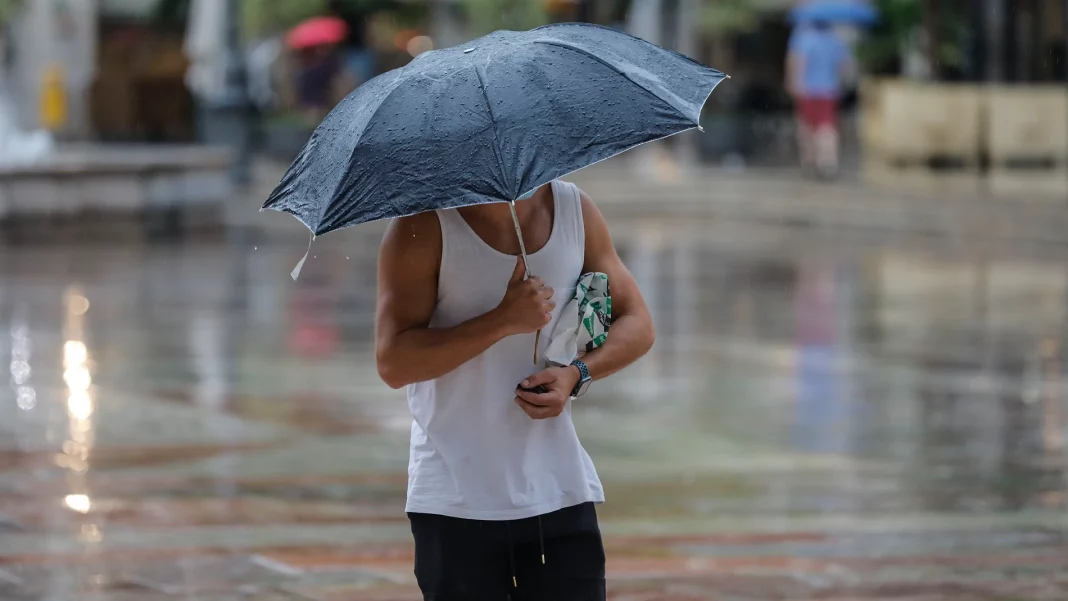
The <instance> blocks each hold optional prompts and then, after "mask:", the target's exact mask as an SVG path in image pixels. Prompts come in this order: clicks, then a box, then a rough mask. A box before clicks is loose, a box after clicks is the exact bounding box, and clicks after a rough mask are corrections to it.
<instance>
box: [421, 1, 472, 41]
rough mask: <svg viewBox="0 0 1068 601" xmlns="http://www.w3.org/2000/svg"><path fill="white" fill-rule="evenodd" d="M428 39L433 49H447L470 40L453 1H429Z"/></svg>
mask: <svg viewBox="0 0 1068 601" xmlns="http://www.w3.org/2000/svg"><path fill="white" fill-rule="evenodd" d="M430 37H431V38H433V40H434V47H435V48H449V47H452V46H456V45H458V44H462V43H464V42H466V41H468V40H469V39H470V36H469V35H467V34H466V33H465V32H464V28H463V23H462V22H461V20H460V16H459V14H458V10H457V7H456V3H455V2H454V1H453V0H430Z"/></svg>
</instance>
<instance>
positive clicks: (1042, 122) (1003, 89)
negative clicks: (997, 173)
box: [983, 85, 1068, 166]
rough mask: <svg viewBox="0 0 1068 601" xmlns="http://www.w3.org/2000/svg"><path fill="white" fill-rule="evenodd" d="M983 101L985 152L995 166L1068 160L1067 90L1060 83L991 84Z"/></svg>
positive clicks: (1053, 162)
mask: <svg viewBox="0 0 1068 601" xmlns="http://www.w3.org/2000/svg"><path fill="white" fill-rule="evenodd" d="M983 96H984V100H985V104H986V111H985V117H986V118H985V123H986V126H985V131H986V140H985V141H986V152H987V153H988V156H989V157H990V161H991V163H993V164H994V165H995V166H1014V165H1019V164H1021V163H1024V164H1031V165H1034V164H1041V165H1043V166H1055V165H1059V164H1063V163H1064V162H1066V161H1068V90H1066V89H1065V88H1064V87H1063V86H1048V85H1047V86H1043V85H1018V86H1006V85H992V86H988V87H987V88H985V89H984V91H983Z"/></svg>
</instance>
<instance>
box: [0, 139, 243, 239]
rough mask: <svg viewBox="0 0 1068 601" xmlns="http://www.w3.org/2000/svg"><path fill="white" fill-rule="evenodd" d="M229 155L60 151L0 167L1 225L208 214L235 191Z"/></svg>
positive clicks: (190, 150) (197, 150)
mask: <svg viewBox="0 0 1068 601" xmlns="http://www.w3.org/2000/svg"><path fill="white" fill-rule="evenodd" d="M230 164H231V153H230V151H229V150H227V149H220V148H213V147H203V146H163V145H159V146H157V145H151V146H149V145H144V146H136V145H111V144H87V145H77V146H61V147H59V148H58V149H57V151H56V153H55V155H53V156H51V157H49V158H48V159H46V160H44V161H41V162H37V163H34V164H27V165H0V221H18V220H20V219H31V220H36V219H39V218H45V219H52V218H57V219H62V218H70V217H75V218H76V217H79V216H81V215H84V214H87V213H88V214H109V215H113V214H126V215H130V216H142V215H147V214H150V213H164V212H183V211H187V210H189V211H197V212H201V213H203V212H213V211H218V212H219V214H220V218H221V212H222V211H221V210H222V208H223V203H224V202H225V201H226V200H228V199H230V198H232V197H233V194H234V188H233V186H232V184H231V182H230V179H229V173H228V169H229V167H230Z"/></svg>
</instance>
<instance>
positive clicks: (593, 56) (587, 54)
mask: <svg viewBox="0 0 1068 601" xmlns="http://www.w3.org/2000/svg"><path fill="white" fill-rule="evenodd" d="M534 43H535V44H545V45H548V46H556V47H557V48H563V49H564V50H570V51H572V52H576V53H578V54H581V55H583V56H585V57H587V58H591V59H593V60H595V61H597V62H599V63H601V64H602V65H604V66H606V67H608V68H609V69H611V70H613V71H615V72H616V73H619V74H620V75H622V76H623V78H624V79H626V80H627V81H629V82H630V83H632V84H634V85H635V86H637V87H638V89H640V90H642V91H643V92H645V93H646V94H649V95H650V96H652V97H654V98H656V99H657V100H659V101H661V102H664V103H666V104H667V105H668V106H670V107H671V108H673V109H675V110H676V111H678V112H679V113H680V114H681V115H682V116H683V117H685V118H687V119H691V120H695V121H696V120H699V119H700V116H698V118H697V119H694V118H693V117H692V116H690V115H688V114H686V111H685V110H683V109H682V108H680V107H678V106H676V105H675V103H674V102H672V101H671V100H669V99H667V98H664V97H663V96H661V95H660V94H657V93H656V92H654V91H652V90H650V89H649V88H647V87H645V86H644V85H642V84H641V83H639V82H637V81H635V80H634V79H632V78H631V77H630V75H628V74H627V73H626V71H623V70H622V69H620V68H619V67H617V66H616V65H613V64H612V63H610V62H608V61H606V60H604V59H603V58H601V57H599V56H597V55H596V54H594V53H592V52H590V51H589V50H586V49H584V48H580V47H578V46H574V45H572V44H568V43H567V42H562V41H560V40H551V39H543V40H534ZM690 60H691V62H692V61H693V59H690ZM701 66H702V67H704V65H701ZM704 68H705V69H709V70H710V71H712V70H713V69H711V68H709V67H704ZM676 98H677V97H676ZM680 100H681V99H680ZM697 112H698V115H700V112H701V107H697Z"/></svg>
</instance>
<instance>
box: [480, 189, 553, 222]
mask: <svg viewBox="0 0 1068 601" xmlns="http://www.w3.org/2000/svg"><path fill="white" fill-rule="evenodd" d="M547 193H549V186H542V187H541V188H538V191H537V192H535V193H534V196H531V197H530V198H528V199H527V200H519V201H516V203H515V212H516V216H517V217H519V223H525V222H526V220H527V217H528V216H529V215H530V213H531V212H533V211H534V210H535V209H537V208H538V207H539V206H540V205H541V203H542V202H543V201H544V199H545V194H547ZM460 212H461V214H462V215H463V216H464V218H465V219H467V220H468V221H469V222H470V221H480V222H482V223H491V224H494V225H501V226H511V225H512V211H511V208H510V207H509V206H508V203H506V202H492V203H486V204H480V205H472V206H469V207H463V208H461V209H460Z"/></svg>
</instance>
